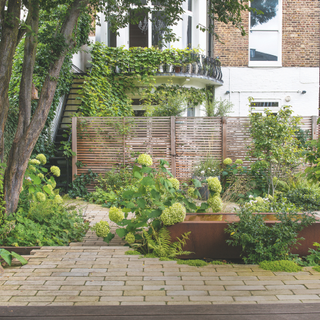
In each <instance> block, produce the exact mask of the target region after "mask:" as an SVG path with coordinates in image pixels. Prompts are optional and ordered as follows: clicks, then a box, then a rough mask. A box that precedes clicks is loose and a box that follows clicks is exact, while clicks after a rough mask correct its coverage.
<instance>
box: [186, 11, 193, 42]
mask: <svg viewBox="0 0 320 320" xmlns="http://www.w3.org/2000/svg"><path fill="white" fill-rule="evenodd" d="M187 47H188V48H192V17H190V16H188V29H187Z"/></svg>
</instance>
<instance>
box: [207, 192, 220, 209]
mask: <svg viewBox="0 0 320 320" xmlns="http://www.w3.org/2000/svg"><path fill="white" fill-rule="evenodd" d="M207 202H208V205H209V206H210V207H211V209H212V212H220V211H221V210H222V200H221V198H220V196H219V195H217V196H213V197H209V199H208V201H207Z"/></svg>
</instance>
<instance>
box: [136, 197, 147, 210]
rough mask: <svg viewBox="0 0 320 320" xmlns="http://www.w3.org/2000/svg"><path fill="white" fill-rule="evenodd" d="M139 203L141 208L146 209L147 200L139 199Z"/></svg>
mask: <svg viewBox="0 0 320 320" xmlns="http://www.w3.org/2000/svg"><path fill="white" fill-rule="evenodd" d="M137 204H138V206H139V207H140V208H141V209H144V208H145V207H146V201H145V200H144V199H138V200H137Z"/></svg>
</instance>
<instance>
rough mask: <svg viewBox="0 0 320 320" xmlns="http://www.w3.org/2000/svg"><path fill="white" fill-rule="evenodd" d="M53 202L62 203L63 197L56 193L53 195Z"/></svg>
mask: <svg viewBox="0 0 320 320" xmlns="http://www.w3.org/2000/svg"><path fill="white" fill-rule="evenodd" d="M54 202H55V203H63V199H62V198H61V196H59V195H58V194H57V195H56V196H55V197H54Z"/></svg>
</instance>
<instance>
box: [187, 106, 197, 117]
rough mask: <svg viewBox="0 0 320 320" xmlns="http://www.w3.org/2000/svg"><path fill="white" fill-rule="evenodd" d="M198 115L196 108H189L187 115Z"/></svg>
mask: <svg viewBox="0 0 320 320" xmlns="http://www.w3.org/2000/svg"><path fill="white" fill-rule="evenodd" d="M195 116H196V112H195V108H194V107H191V108H188V109H187V117H195Z"/></svg>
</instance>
